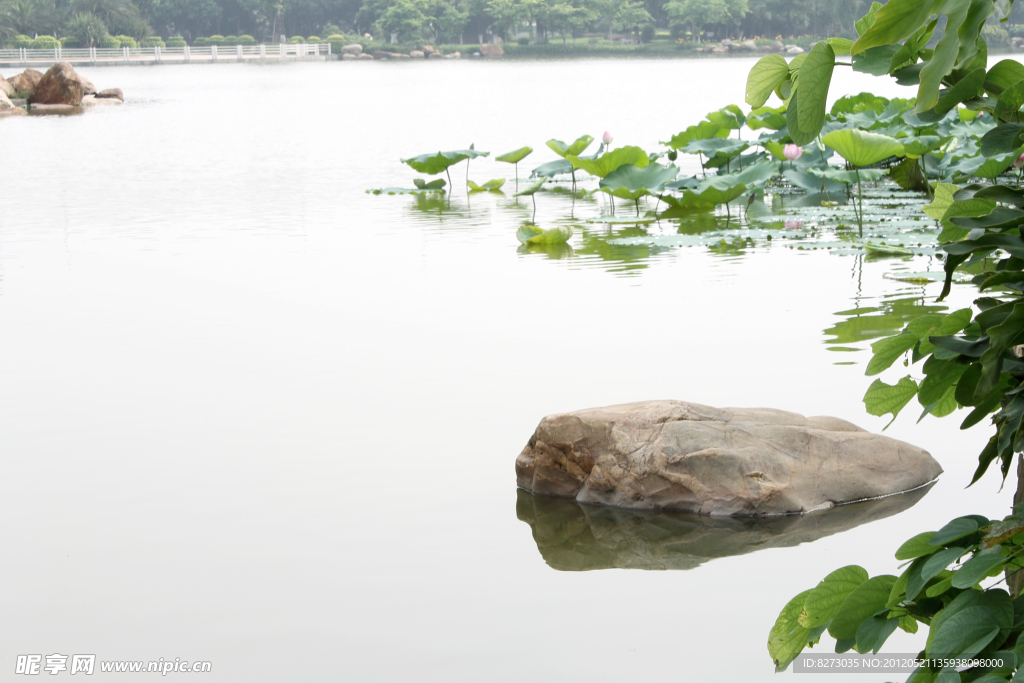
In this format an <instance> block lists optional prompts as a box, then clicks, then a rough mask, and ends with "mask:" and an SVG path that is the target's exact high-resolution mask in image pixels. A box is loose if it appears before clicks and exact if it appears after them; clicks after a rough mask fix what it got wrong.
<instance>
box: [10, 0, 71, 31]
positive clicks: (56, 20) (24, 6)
mask: <svg viewBox="0 0 1024 683" xmlns="http://www.w3.org/2000/svg"><path fill="white" fill-rule="evenodd" d="M0 14H3V15H6V17H7V20H6V21H5V22H4V23H7V24H8V25H9V26H10V27H11V28H13V29H14V32H15V33H23V34H25V35H27V36H34V35H36V34H40V35H44V34H52V33H53V32H54V31H56V30H57V27H58V26H59V25H60V13H59V12H58V11H57V9H56V7H54V4H53V2H52V0H13V2H9V3H7V4H6V5H5V9H4V11H3V12H0ZM0 21H3V20H0Z"/></svg>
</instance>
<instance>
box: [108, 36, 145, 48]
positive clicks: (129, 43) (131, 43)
mask: <svg viewBox="0 0 1024 683" xmlns="http://www.w3.org/2000/svg"><path fill="white" fill-rule="evenodd" d="M114 37H115V38H117V40H118V42H120V43H121V47H138V46H139V44H138V42H136V40H135V39H134V38H132V37H131V36H114Z"/></svg>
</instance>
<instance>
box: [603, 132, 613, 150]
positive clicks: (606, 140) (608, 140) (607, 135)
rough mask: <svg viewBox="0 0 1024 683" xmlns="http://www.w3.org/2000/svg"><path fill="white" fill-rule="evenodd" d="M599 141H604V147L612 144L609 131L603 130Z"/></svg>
mask: <svg viewBox="0 0 1024 683" xmlns="http://www.w3.org/2000/svg"><path fill="white" fill-rule="evenodd" d="M601 142H603V143H604V146H605V147H607V146H608V145H610V144H612V134H611V133H609V132H608V131H605V132H604V135H602V136H601Z"/></svg>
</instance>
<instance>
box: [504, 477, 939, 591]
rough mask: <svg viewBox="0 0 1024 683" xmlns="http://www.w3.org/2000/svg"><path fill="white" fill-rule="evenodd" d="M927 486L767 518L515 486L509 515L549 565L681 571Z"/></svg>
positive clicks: (898, 501) (822, 532)
mask: <svg viewBox="0 0 1024 683" xmlns="http://www.w3.org/2000/svg"><path fill="white" fill-rule="evenodd" d="M930 488H931V486H925V487H922V488H919V489H917V490H915V491H911V492H909V493H903V494H899V495H895V496H886V497H885V498H881V499H878V500H871V501H864V502H861V503H851V504H849V505H838V506H836V507H834V508H832V509H830V510H821V511H818V512H812V513H809V514H805V515H785V516H782V517H769V518H758V517H709V516H704V515H696V514H692V513H685V512H674V511H655V510H644V511H641V510H624V509H620V508H611V507H599V506H592V505H580V504H579V503H577V502H576V501H575V500H571V499H567V498H551V497H547V496H538V495H534V494H532V493H528V492H527V491H523V490H522V489H520V490H519V491H518V494H517V500H516V516H517V517H518V518H519V519H520V520H522V521H524V522H526V523H527V524H529V525H530V528H531V530H532V532H533V538H534V541H535V542H536V543H537V550H539V551H540V554H541V556H542V557H543V558H544V562H546V563H547V565H548V566H549V567H551V568H553V569H557V570H560V571H589V570H595V569H612V568H620V569H654V570H666V569H669V570H671V569H675V570H686V569H693V568H695V567H697V566H699V565H701V564H704V563H705V562H707V561H708V560H710V559H714V558H719V557H731V556H734V555H745V554H747V553H752V552H757V551H758V550H764V549H766V548H789V547H793V546H796V545H799V544H801V543H809V542H812V541H815V540H817V539H819V538H823V537H825V536H830V535H832V534H835V533H839V532H842V531H847V530H849V529H853V528H854V527H857V526H860V525H861V524H866V523H868V522H873V521H875V520H879V519H884V518H886V517H889V516H891V515H895V514H897V513H900V512H902V511H903V510H906V509H907V508H909V507H911V506H912V505H914V504H915V503H917V502H918V501H919V500H920V499H921V498H922V497H924V495H925V494H927V493H928V491H929V490H930Z"/></svg>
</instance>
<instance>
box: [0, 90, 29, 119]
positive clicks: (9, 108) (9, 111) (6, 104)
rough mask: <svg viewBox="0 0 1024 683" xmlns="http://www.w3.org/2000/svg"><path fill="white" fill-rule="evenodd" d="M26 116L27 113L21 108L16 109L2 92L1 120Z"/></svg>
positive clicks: (0, 95) (0, 93) (0, 99)
mask: <svg viewBox="0 0 1024 683" xmlns="http://www.w3.org/2000/svg"><path fill="white" fill-rule="evenodd" d="M26 114H28V112H27V111H25V110H24V109H22V108H21V107H15V106H14V103H13V102H11V100H10V99H9V98H8V97H7V95H5V94H4V93H2V92H0V118H3V117H6V116H25V115H26Z"/></svg>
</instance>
